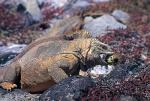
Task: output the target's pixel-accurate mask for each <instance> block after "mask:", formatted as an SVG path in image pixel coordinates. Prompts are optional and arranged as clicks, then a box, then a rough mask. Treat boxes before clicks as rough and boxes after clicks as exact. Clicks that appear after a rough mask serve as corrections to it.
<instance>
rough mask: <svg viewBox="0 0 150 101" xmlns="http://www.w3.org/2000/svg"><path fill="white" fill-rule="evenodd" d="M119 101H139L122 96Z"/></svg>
mask: <svg viewBox="0 0 150 101" xmlns="http://www.w3.org/2000/svg"><path fill="white" fill-rule="evenodd" d="M119 101H137V100H136V99H135V98H134V97H132V96H127V95H121V96H120V99H119Z"/></svg>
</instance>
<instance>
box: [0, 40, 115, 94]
mask: <svg viewBox="0 0 150 101" xmlns="http://www.w3.org/2000/svg"><path fill="white" fill-rule="evenodd" d="M111 53H112V52H111V49H110V47H109V46H108V45H106V44H104V43H102V42H100V41H98V40H97V39H95V38H87V39H75V40H72V41H67V40H51V41H50V40H49V41H46V42H43V43H39V44H37V45H35V46H34V47H32V48H30V49H29V50H28V51H27V52H26V53H24V54H23V55H22V56H21V57H20V58H18V59H17V60H15V61H14V62H12V63H11V64H10V65H8V67H7V70H6V71H5V73H4V75H3V80H1V82H2V83H1V84H0V85H1V86H2V87H3V88H4V89H8V90H10V89H11V88H14V87H15V85H14V83H15V81H16V80H17V79H19V75H21V79H20V82H21V88H22V89H24V90H26V91H28V92H39V91H43V90H46V89H47V88H48V87H49V86H51V85H53V84H55V83H57V82H59V81H61V80H63V79H65V78H67V77H68V76H71V75H78V74H79V71H80V70H83V71H86V70H87V66H88V68H90V67H92V66H95V65H98V64H101V63H102V61H101V60H102V59H101V58H100V55H101V54H111ZM10 85H12V86H10Z"/></svg>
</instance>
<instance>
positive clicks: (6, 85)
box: [0, 82, 17, 91]
mask: <svg viewBox="0 0 150 101" xmlns="http://www.w3.org/2000/svg"><path fill="white" fill-rule="evenodd" d="M0 86H1V87H2V88H3V89H5V90H7V91H11V90H12V89H13V88H16V87H17V85H16V84H13V83H11V82H3V83H1V84H0Z"/></svg>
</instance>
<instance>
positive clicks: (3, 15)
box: [0, 5, 25, 31]
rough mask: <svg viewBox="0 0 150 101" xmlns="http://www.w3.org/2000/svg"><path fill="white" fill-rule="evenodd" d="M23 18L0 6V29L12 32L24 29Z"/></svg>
mask: <svg viewBox="0 0 150 101" xmlns="http://www.w3.org/2000/svg"><path fill="white" fill-rule="evenodd" d="M24 21H25V18H24V17H23V16H21V15H20V14H19V13H17V12H13V11H10V10H8V9H7V8H5V7H4V6H3V5H0V28H1V29H2V30H7V31H14V30H19V29H20V28H22V27H24V23H25V22H24Z"/></svg>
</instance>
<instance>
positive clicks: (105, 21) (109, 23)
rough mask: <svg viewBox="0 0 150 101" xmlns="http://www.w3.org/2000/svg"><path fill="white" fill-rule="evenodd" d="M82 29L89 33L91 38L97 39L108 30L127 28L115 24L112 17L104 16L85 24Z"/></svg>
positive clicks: (120, 24) (117, 23)
mask: <svg viewBox="0 0 150 101" xmlns="http://www.w3.org/2000/svg"><path fill="white" fill-rule="evenodd" d="M83 28H84V29H85V30H87V31H89V32H90V33H91V34H92V36H93V37H97V36H101V35H103V33H107V32H109V31H108V30H113V29H119V28H122V29H126V28H127V26H126V25H124V24H122V23H119V22H117V21H116V19H115V18H114V17H113V16H110V15H107V14H106V15H103V16H101V17H98V18H96V19H94V20H93V21H91V22H88V23H85V25H84V26H83Z"/></svg>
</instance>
